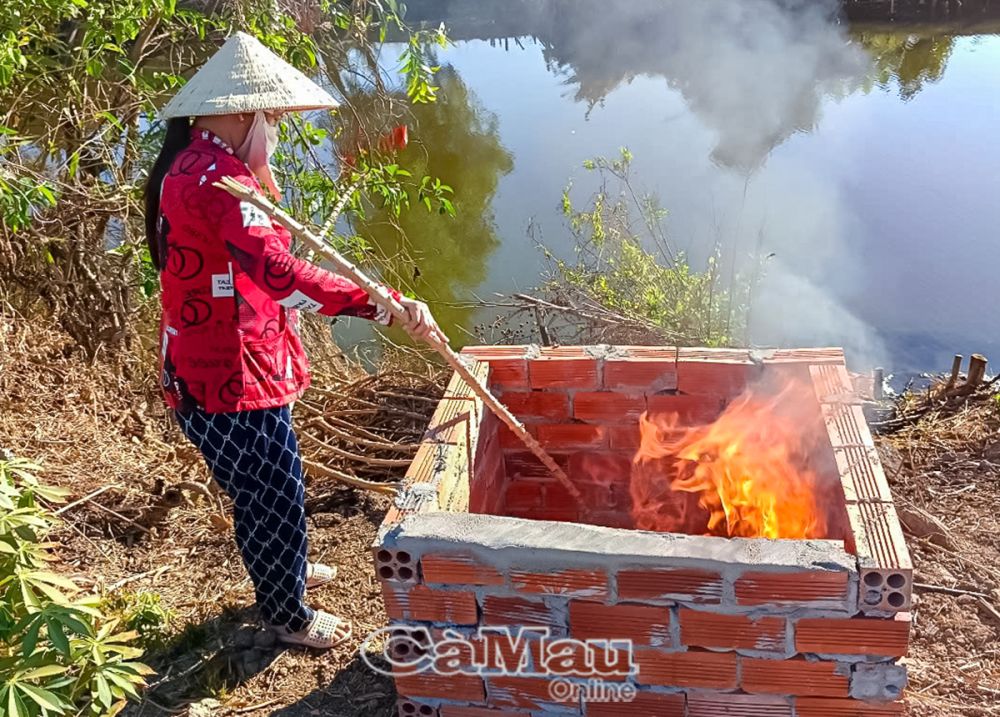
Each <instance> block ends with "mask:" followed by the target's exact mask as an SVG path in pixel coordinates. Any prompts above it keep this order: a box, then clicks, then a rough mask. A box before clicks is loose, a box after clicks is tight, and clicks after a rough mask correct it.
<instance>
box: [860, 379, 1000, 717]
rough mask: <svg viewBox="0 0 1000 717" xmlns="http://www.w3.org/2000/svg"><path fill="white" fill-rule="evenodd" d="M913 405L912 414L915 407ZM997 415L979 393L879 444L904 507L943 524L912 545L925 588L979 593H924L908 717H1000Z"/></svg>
mask: <svg viewBox="0 0 1000 717" xmlns="http://www.w3.org/2000/svg"><path fill="white" fill-rule="evenodd" d="M915 403H917V402H916V401H913V400H911V401H909V402H908V405H907V407H908V409H909V410H916V409H917V408H918V406H917V405H914V404H915ZM998 427H1000V411H998V404H997V401H996V399H995V398H993V397H992V396H990V395H989V394H988V393H986V392H984V393H981V394H979V395H977V396H975V397H973V398H971V399H968V400H963V401H961V402H960V403H958V404H955V403H954V402H953V404H952V405H951V406H949V407H947V408H942V409H939V410H932V411H929V412H928V413H926V415H924V416H923V417H922V418H921V419H920V420H919V421H918V422H916V423H914V424H913V425H910V426H908V427H906V428H904V429H902V430H901V431H899V432H897V433H895V434H893V435H891V436H886V437H883V438H882V439H880V441H879V449H880V452H881V454H882V459H883V462H884V464H885V466H886V470H887V472H888V474H889V477H890V483H891V484H892V488H893V495H894V497H895V499H896V502H897V504H898V505H899V506H900V507H901V508H905V507H908V506H916V507H918V508H922V509H924V510H926V511H927V512H928V513H930V514H931V515H933V516H934V517H936V518H938V519H939V520H941V521H942V522H943V524H944V526H945V532H944V535H943V536H938V537H937V538H935V539H934V540H933V541H932V539H931V538H929V537H917V536H913V535H911V536H909V540H908V542H909V546H910V551H911V552H912V554H913V559H914V563H915V565H916V580H917V582H919V583H923V584H930V585H935V586H940V587H946V588H957V589H959V590H966V591H971V592H977V593H982V594H984V595H986V596H988V597H987V598H985V599H983V598H980V597H977V596H972V595H961V596H952V595H944V594H939V593H934V592H928V591H918V594H919V598H918V600H917V602H916V605H915V610H914V612H915V623H914V633H913V642H912V645H911V651H910V658H909V659H910V663H909V664H910V689H909V693H908V703H909V714H910V715H913V717H959V716H961V717H982V716H985V715H997V714H1000V642H998V638H1000V612H998V611H1000V532H998V531H1000V520H998V515H997V506H998V505H1000V483H998V478H1000V435H998V432H997V429H998Z"/></svg>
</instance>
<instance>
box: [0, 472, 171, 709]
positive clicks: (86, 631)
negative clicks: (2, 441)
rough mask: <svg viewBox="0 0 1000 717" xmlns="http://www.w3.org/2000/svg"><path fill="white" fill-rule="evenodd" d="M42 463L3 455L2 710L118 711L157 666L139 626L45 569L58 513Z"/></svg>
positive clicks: (57, 495) (57, 496) (57, 493)
mask: <svg viewBox="0 0 1000 717" xmlns="http://www.w3.org/2000/svg"><path fill="white" fill-rule="evenodd" d="M39 470H40V468H39V466H37V465H35V464H33V463H30V462H28V461H25V460H23V459H19V458H14V457H10V456H2V455H0V714H7V715H11V716H12V717H35V716H36V715H50V714H90V715H95V716H98V715H113V714H116V713H117V712H119V711H120V710H121V709H122V708H123V707H124V706H125V704H126V702H127V700H128V699H129V698H130V697H132V698H135V697H138V688H139V687H140V686H142V685H144V675H148V674H150V673H151V672H152V671H151V670H150V669H149V668H148V667H146V666H145V665H143V664H142V663H139V662H135V661H134V660H135V658H137V657H139V656H140V655H141V654H142V650H140V649H138V648H136V647H134V646H133V645H132V643H133V642H134V641H135V640H136V638H137V637H138V634H137V633H136V632H133V631H119V624H120V620H119V619H116V618H108V617H107V616H106V615H105V614H104V613H103V612H102V611H101V610H100V609H99V606H100V604H101V600H100V598H99V596H97V595H93V594H86V595H81V593H80V590H79V588H77V587H76V585H74V584H73V583H72V582H70V581H69V580H67V579H66V578H64V577H61V576H59V575H56V574H55V573H53V572H50V571H48V570H45V569H44V568H45V567H46V564H47V563H50V562H52V561H53V560H54V558H53V557H52V555H51V550H52V548H53V547H54V544H53V543H49V542H46V537H47V536H48V534H49V532H50V531H51V530H52V528H53V527H54V526H55V525H56V524H57V523H58V518H57V517H56V516H55V515H54V514H53V513H52V512H51V511H50V510H49V509H48V508H47V507H46V504H51V503H58V502H60V501H62V500H63V497H64V495H65V492H64V491H62V490H61V489H57V488H52V487H49V486H44V485H42V484H41V483H40V482H39V481H38V478H37V477H36V475H35V474H36V473H37V472H38V471H39Z"/></svg>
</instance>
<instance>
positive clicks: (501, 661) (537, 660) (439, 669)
mask: <svg viewBox="0 0 1000 717" xmlns="http://www.w3.org/2000/svg"><path fill="white" fill-rule="evenodd" d="M361 657H362V659H363V660H364V661H365V663H366V664H367V665H368V667H370V668H371V669H372V670H374V671H375V672H378V673H380V674H383V675H390V676H395V677H399V676H401V675H413V674H418V673H421V672H431V673H434V674H438V675H460V674H478V675H484V676H485V675H517V676H523V677H546V678H557V677H565V678H569V677H574V678H581V677H583V678H608V677H618V678H621V677H627V676H629V675H633V674H635V673H636V672H637V671H638V670H637V668H636V666H635V663H634V660H633V655H632V641H631V640H574V639H572V638H567V637H553V636H552V634H551V630H550V629H549V628H547V627H518V628H516V629H512V628H509V627H480V628H478V629H477V630H475V631H469V632H461V631H459V630H456V629H454V628H447V629H444V630H434V631H433V632H432V631H431V630H430V629H428V628H426V627H413V626H409V625H389V626H387V627H383V628H380V629H378V630H376V631H375V632H372V633H371V634H369V635H368V637H367V638H365V641H364V643H363V644H362V645H361ZM374 657H381V658H383V659H384V660H385V661H386V662H387V663H388V665H385V664H381V661H378V662H376V660H375V659H373V658H374Z"/></svg>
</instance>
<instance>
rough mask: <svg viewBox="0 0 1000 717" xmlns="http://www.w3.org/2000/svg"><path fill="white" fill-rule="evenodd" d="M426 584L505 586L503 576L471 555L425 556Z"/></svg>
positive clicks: (423, 559)
mask: <svg viewBox="0 0 1000 717" xmlns="http://www.w3.org/2000/svg"><path fill="white" fill-rule="evenodd" d="M420 567H421V569H422V570H423V574H424V582H428V583H460V584H467V585H503V581H504V580H503V575H501V574H500V572H499V571H498V570H497V569H496V568H494V567H491V566H489V565H483V564H482V563H480V562H479V561H477V560H476V559H475V558H473V557H472V556H469V555H425V556H423V557H422V558H421V559H420Z"/></svg>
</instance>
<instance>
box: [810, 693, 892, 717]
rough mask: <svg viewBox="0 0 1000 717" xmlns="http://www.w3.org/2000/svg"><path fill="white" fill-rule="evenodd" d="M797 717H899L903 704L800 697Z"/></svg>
mask: <svg viewBox="0 0 1000 717" xmlns="http://www.w3.org/2000/svg"><path fill="white" fill-rule="evenodd" d="M795 714H796V717H898V716H899V715H902V714H903V703H902V702H861V701H859V700H838V699H833V698H829V697H799V698H798V699H797V700H795Z"/></svg>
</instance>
